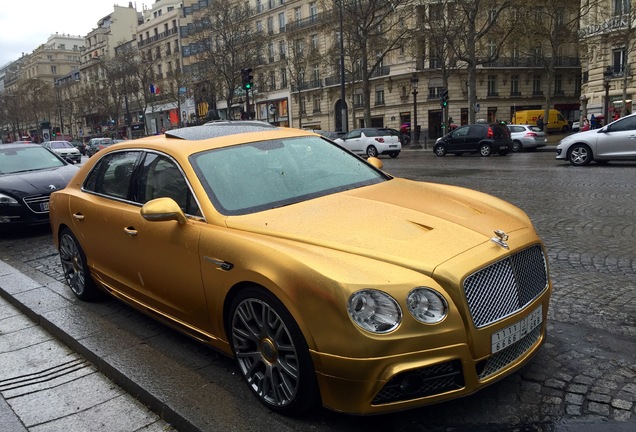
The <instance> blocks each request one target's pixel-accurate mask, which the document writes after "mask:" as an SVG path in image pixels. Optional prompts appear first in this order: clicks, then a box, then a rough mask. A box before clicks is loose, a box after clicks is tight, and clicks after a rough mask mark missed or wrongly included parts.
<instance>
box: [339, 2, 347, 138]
mask: <svg viewBox="0 0 636 432" xmlns="http://www.w3.org/2000/svg"><path fill="white" fill-rule="evenodd" d="M342 2H343V0H339V1H337V3H338V7H339V8H340V11H339V12H340V131H341V132H348V131H349V119H348V113H347V102H346V94H345V53H344V11H343V9H342Z"/></svg>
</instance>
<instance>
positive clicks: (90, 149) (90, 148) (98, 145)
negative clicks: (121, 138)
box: [86, 138, 115, 157]
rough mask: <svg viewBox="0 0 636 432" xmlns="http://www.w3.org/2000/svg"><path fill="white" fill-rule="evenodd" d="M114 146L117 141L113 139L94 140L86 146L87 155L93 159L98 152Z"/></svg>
mask: <svg viewBox="0 0 636 432" xmlns="http://www.w3.org/2000/svg"><path fill="white" fill-rule="evenodd" d="M113 144H115V141H114V140H113V139H112V138H92V139H91V140H90V141H89V142H88V144H87V145H86V154H87V155H88V157H91V156H93V155H94V154H95V153H97V152H98V151H100V150H102V149H105V148H106V147H109V146H112V145H113Z"/></svg>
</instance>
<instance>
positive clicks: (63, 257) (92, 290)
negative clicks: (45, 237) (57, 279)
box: [60, 228, 99, 301]
mask: <svg viewBox="0 0 636 432" xmlns="http://www.w3.org/2000/svg"><path fill="white" fill-rule="evenodd" d="M60 261H61V262H62V270H63V271H64V278H65V279H66V283H67V284H68V286H69V287H70V288H71V291H73V294H75V296H76V297H77V298H79V299H80V300H84V301H91V300H95V299H96V298H97V297H98V295H99V290H98V288H97V287H96V286H95V282H93V279H92V278H91V275H90V271H89V270H88V265H87V264H86V255H85V254H84V251H83V250H82V247H81V246H80V244H79V242H78V241H77V238H76V237H75V236H74V235H73V233H72V232H71V230H70V229H68V228H64V229H62V232H61V234H60Z"/></svg>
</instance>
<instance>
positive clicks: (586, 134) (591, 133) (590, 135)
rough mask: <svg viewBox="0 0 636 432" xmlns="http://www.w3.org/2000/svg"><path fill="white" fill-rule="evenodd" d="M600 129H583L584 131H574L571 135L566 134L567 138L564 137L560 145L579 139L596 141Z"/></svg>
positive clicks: (588, 141)
mask: <svg viewBox="0 0 636 432" xmlns="http://www.w3.org/2000/svg"><path fill="white" fill-rule="evenodd" d="M599 131H600V129H590V130H587V131H582V132H577V133H573V134H571V135H568V136H566V137H565V138H563V139H562V140H561V141H560V142H559V145H561V144H564V145H569V144H572V143H575V142H578V141H584V142H586V143H590V144H593V143H596V140H597V139H598V136H599V135H598V134H599Z"/></svg>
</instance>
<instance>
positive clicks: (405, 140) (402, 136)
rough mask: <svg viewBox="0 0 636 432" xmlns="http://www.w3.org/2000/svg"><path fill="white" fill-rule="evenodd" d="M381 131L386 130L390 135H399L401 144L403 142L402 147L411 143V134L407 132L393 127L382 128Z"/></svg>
mask: <svg viewBox="0 0 636 432" xmlns="http://www.w3.org/2000/svg"><path fill="white" fill-rule="evenodd" d="M380 130H381V131H385V132H387V133H389V134H390V135H394V136H396V137H398V139H399V140H400V144H402V147H404V146H407V145H409V144H410V143H411V136H410V135H407V134H405V133H402V132H400V131H399V130H397V129H391V128H380Z"/></svg>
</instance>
